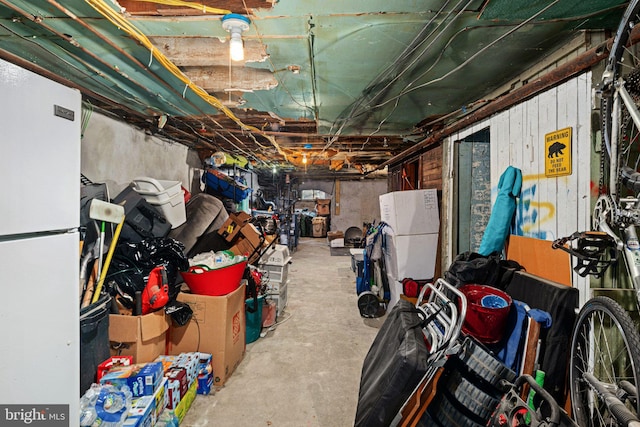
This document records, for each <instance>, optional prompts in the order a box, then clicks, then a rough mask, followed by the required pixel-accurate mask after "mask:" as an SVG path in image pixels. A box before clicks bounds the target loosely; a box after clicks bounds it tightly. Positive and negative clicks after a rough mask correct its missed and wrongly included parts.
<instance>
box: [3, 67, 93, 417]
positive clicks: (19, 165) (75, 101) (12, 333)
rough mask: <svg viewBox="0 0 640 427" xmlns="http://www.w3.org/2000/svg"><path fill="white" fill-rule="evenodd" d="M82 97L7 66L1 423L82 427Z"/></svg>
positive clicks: (72, 91) (4, 118)
mask: <svg viewBox="0 0 640 427" xmlns="http://www.w3.org/2000/svg"><path fill="white" fill-rule="evenodd" d="M80 122H81V95H80V92H79V91H77V90H75V89H71V88H68V87H66V86H63V85H60V84H58V83H56V82H53V81H51V80H49V79H46V78H44V77H42V76H39V75H37V74H35V73H32V72H30V71H27V70H25V69H23V68H20V67H18V66H15V65H13V64H11V63H8V62H6V61H3V60H0V178H1V180H0V298H1V301H2V307H1V308H0V343H1V344H0V378H1V380H0V425H13V424H12V423H10V421H11V422H15V421H19V420H22V421H24V422H26V421H27V419H31V420H32V421H31V422H30V423H29V424H30V425H31V426H39V425H47V426H56V425H71V426H74V425H78V422H79V417H78V408H79V397H80V396H79V388H80V386H79V377H80V348H79V342H80V325H79V293H80V290H79V232H78V227H79V223H80V213H79V209H80V208H79V206H80V132H81V123H80Z"/></svg>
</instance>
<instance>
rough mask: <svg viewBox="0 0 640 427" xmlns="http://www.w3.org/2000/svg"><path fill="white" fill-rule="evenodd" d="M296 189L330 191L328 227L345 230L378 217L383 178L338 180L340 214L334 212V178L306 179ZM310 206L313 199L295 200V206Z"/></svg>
mask: <svg viewBox="0 0 640 427" xmlns="http://www.w3.org/2000/svg"><path fill="white" fill-rule="evenodd" d="M298 189H299V190H322V191H324V192H326V193H330V194H331V230H330V231H345V230H346V229H347V228H349V227H353V226H355V227H359V228H362V223H364V222H373V221H374V220H375V221H376V222H379V221H380V203H379V198H378V197H379V196H380V195H381V194H384V193H386V192H387V179H386V177H383V178H382V179H361V180H358V181H340V214H339V215H336V194H335V193H336V186H335V183H334V181H318V180H308V181H304V182H302V183H300V184H299V187H298ZM305 207H307V208H309V209H310V210H313V203H310V202H298V203H296V208H297V209H302V208H305Z"/></svg>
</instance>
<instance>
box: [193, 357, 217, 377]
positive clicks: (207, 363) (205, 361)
mask: <svg viewBox="0 0 640 427" xmlns="http://www.w3.org/2000/svg"><path fill="white" fill-rule="evenodd" d="M197 355H198V378H200V375H203V374H210V373H213V365H212V363H211V362H212V360H213V356H212V355H211V354H209V353H197Z"/></svg>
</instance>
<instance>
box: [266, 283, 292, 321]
mask: <svg viewBox="0 0 640 427" xmlns="http://www.w3.org/2000/svg"><path fill="white" fill-rule="evenodd" d="M288 286H289V283H288V282H287V283H285V284H284V285H281V286H280V288H279V290H278V292H277V293H271V292H267V294H268V295H269V297H271V298H272V299H273V300H274V301H275V302H276V316H280V315H281V314H282V311H283V310H284V309H285V307H286V306H287V299H288V293H287V288H288Z"/></svg>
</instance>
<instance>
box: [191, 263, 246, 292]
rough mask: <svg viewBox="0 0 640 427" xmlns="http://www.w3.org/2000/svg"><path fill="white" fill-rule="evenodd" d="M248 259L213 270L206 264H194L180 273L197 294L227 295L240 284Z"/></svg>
mask: <svg viewBox="0 0 640 427" xmlns="http://www.w3.org/2000/svg"><path fill="white" fill-rule="evenodd" d="M246 266H247V261H241V262H237V263H235V264H233V265H229V266H227V267H222V268H216V269H215V270H211V269H209V268H208V267H206V266H201V265H194V266H192V267H189V270H187V271H181V272H180V274H181V275H182V278H183V279H184V282H185V283H186V284H187V286H189V289H191V292H193V293H194V294H197V295H209V296H222V295H227V294H229V293H231V292H233V291H235V290H236V289H238V286H240V281H241V280H242V275H243V274H244V269H245V267H246Z"/></svg>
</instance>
